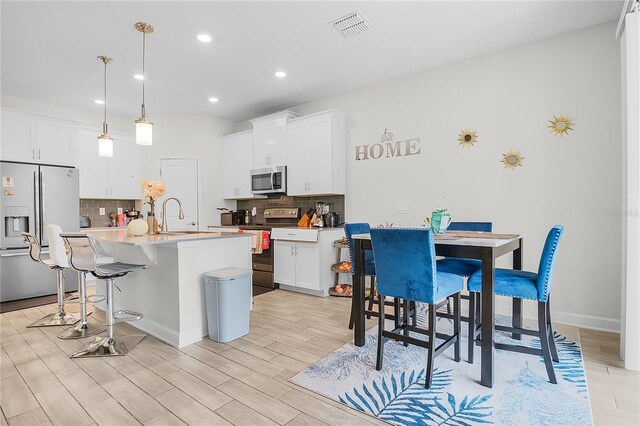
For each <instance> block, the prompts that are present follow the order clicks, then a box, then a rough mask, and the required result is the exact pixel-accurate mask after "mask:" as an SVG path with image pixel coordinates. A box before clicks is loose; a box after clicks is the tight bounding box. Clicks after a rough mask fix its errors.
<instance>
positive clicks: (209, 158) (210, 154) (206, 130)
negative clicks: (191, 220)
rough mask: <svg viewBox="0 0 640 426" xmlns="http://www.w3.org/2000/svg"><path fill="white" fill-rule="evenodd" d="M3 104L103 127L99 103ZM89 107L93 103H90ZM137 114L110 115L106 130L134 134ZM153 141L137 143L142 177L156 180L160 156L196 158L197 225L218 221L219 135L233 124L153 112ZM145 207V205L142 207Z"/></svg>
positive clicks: (22, 101)
mask: <svg viewBox="0 0 640 426" xmlns="http://www.w3.org/2000/svg"><path fill="white" fill-rule="evenodd" d="M2 106H3V107H10V108H15V109H20V110H23V111H29V112H35V113H41V114H46V115H50V116H55V117H60V118H68V119H73V120H79V121H82V122H84V125H86V126H90V127H98V128H100V127H102V107H100V106H95V108H87V110H74V109H68V108H62V107H59V106H55V105H48V104H42V103H38V102H32V101H29V100H25V99H20V98H15V97H9V96H3V97H2ZM91 107H94V106H93V105H91ZM136 118H137V117H129V118H124V117H116V116H109V120H108V121H109V131H110V132H111V131H113V132H116V131H119V132H125V133H130V134H134V133H135V124H134V120H135V119H136ZM150 119H151V120H152V121H153V122H154V128H153V135H154V139H153V145H152V146H150V147H140V176H141V178H146V179H151V180H157V179H159V177H160V176H159V175H160V158H197V159H198V160H199V161H200V167H199V182H198V189H199V197H198V198H199V201H200V204H199V207H198V210H199V212H198V216H199V220H200V223H199V228H200V229H206V227H207V225H209V224H212V225H219V224H220V215H219V214H217V212H216V210H215V208H216V207H219V206H223V205H225V204H228V203H225V201H224V200H223V199H222V139H221V138H222V136H223V135H226V134H228V133H231V132H232V130H233V127H234V124H233V123H231V122H229V121H225V120H220V119H217V118H213V117H208V116H179V115H177V116H176V115H171V116H152V117H150ZM143 210H145V211H146V208H145V209H143Z"/></svg>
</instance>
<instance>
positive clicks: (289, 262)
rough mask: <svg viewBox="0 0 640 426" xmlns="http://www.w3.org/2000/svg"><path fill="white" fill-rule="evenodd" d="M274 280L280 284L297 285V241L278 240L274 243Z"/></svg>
mask: <svg viewBox="0 0 640 426" xmlns="http://www.w3.org/2000/svg"><path fill="white" fill-rule="evenodd" d="M273 250H274V252H273V280H274V281H275V282H277V283H279V284H285V285H290V286H295V285H296V258H295V254H294V252H295V243H292V242H291V241H276V242H275V243H274V244H273Z"/></svg>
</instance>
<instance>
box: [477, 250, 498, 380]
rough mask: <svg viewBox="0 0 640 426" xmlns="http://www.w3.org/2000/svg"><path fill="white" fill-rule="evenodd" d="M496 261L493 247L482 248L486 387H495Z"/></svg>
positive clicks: (483, 346)
mask: <svg viewBox="0 0 640 426" xmlns="http://www.w3.org/2000/svg"><path fill="white" fill-rule="evenodd" d="M495 273H496V263H495V258H494V254H493V248H490V247H487V248H484V249H483V250H482V329H481V336H482V348H481V367H480V370H481V373H480V383H481V384H482V385H483V386H486V387H489V388H491V387H493V367H494V357H493V346H494V334H495V324H494V322H495V293H494V288H493V287H494V277H495Z"/></svg>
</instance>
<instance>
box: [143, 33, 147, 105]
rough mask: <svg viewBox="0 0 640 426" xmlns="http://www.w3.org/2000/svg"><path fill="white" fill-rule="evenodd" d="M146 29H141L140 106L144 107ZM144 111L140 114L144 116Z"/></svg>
mask: <svg viewBox="0 0 640 426" xmlns="http://www.w3.org/2000/svg"><path fill="white" fill-rule="evenodd" d="M146 41H147V31H146V29H145V30H143V31H142V107H143V108H144V81H145V80H146V79H147V75H146V74H145V73H144V57H145V53H146V45H147V43H146ZM144 115H145V111H144V109H143V110H142V116H143V117H144Z"/></svg>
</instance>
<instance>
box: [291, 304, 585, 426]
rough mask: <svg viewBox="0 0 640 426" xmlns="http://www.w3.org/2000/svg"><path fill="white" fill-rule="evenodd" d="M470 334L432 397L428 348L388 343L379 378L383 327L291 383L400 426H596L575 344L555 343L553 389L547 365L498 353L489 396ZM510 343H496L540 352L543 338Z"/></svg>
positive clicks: (442, 370)
mask: <svg viewBox="0 0 640 426" xmlns="http://www.w3.org/2000/svg"><path fill="white" fill-rule="evenodd" d="M422 309H424V308H422ZM422 309H421V310H422ZM422 314H424V312H422ZM420 317H422V318H424V315H420ZM419 321H420V320H419ZM497 322H498V323H501V324H505V325H508V324H509V318H506V317H498V318H497ZM390 325H391V324H389V327H387V329H388V328H390ZM466 328H467V324H466V323H463V324H462V329H463V338H462V342H461V350H460V352H461V355H462V359H461V361H460V362H459V363H457V362H455V361H454V360H453V346H452V347H450V348H449V349H447V351H445V352H444V353H443V354H442V355H440V356H438V357H437V358H436V360H435V371H434V375H433V384H432V387H431V389H425V388H424V382H425V367H426V362H427V350H426V349H424V348H420V347H416V346H412V345H410V346H409V347H404V346H402V344H401V343H399V342H395V341H392V340H389V341H387V343H386V344H385V348H384V363H383V368H382V371H379V372H378V371H376V370H375V363H376V345H377V335H376V333H377V327H373V328H372V329H371V330H369V332H368V333H367V336H366V344H365V346H363V347H357V346H354V345H353V344H352V343H347V344H346V345H344V346H343V347H341V348H340V349H338V350H337V351H335V352H333V353H331V354H330V355H328V356H327V357H325V358H323V359H321V360H320V361H318V362H316V363H315V364H313V365H311V366H309V367H308V368H307V369H306V370H304V371H302V372H300V373H299V374H297V375H296V376H294V377H292V378H291V382H293V383H295V384H297V385H300V386H302V387H304V388H307V389H309V390H311V391H313V392H316V393H319V394H321V395H324V396H326V397H328V398H330V399H333V400H336V401H338V402H340V403H342V404H345V405H348V406H349V407H352V408H355V409H357V410H360V411H363V412H365V413H367V414H370V415H373V416H375V417H377V418H379V419H381V420H385V421H388V422H390V423H395V424H399V425H456V426H464V425H485V424H497V425H580V426H583V425H591V424H593V418H592V415H591V406H590V403H589V394H588V391H587V382H586V377H585V373H584V364H583V362H582V352H581V351H580V347H579V346H578V345H577V344H576V343H574V342H571V341H569V340H567V339H566V338H565V337H563V336H560V335H556V347H557V350H558V357H559V362H557V363H554V368H555V372H556V377H557V380H558V384H557V385H554V384H551V383H549V381H548V378H547V373H546V370H545V368H544V362H543V360H542V357H537V356H533V355H526V354H519V353H516V352H509V351H503V350H496V352H495V370H494V386H493V388H491V389H489V388H486V387H484V386H482V385H480V384H479V381H480V347H479V346H476V348H475V349H476V352H475V354H474V357H475V363H474V364H469V363H468V362H467V361H466V358H467V356H466V354H467V346H466V342H467V340H466ZM450 330H451V325H450V324H449V321H448V320H446V319H439V321H438V332H445V333H449V332H450ZM508 336H509V335H508V334H506V333H501V332H496V341H498V342H504V343H508V342H511V343H519V344H523V345H525V346H530V347H538V348H539V347H540V341H539V339H538V338H535V337H531V336H522V341H519V342H516V341H513V340H511V339H510V337H508Z"/></svg>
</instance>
